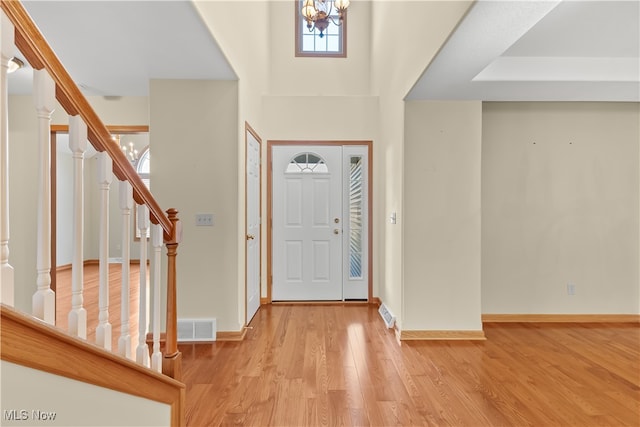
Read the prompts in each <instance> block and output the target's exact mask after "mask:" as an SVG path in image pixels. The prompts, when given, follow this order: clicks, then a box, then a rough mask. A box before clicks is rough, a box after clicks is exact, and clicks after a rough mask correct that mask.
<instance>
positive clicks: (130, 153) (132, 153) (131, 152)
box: [112, 135, 138, 165]
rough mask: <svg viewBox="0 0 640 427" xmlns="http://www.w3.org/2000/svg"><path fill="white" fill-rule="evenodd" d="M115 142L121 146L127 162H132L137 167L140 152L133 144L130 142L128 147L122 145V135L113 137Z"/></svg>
mask: <svg viewBox="0 0 640 427" xmlns="http://www.w3.org/2000/svg"><path fill="white" fill-rule="evenodd" d="M112 138H113V140H114V141H115V142H116V144H118V145H119V146H120V149H122V152H123V153H124V155H125V156H126V157H127V160H129V161H130V162H131V164H133V165H135V164H136V162H137V161H138V150H136V149H135V148H134V146H133V142H129V144H128V145H120V135H114V136H112Z"/></svg>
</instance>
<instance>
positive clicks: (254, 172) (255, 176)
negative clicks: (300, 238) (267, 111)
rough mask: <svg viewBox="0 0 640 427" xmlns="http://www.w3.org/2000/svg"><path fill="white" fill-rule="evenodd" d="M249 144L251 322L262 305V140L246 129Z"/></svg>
mask: <svg viewBox="0 0 640 427" xmlns="http://www.w3.org/2000/svg"><path fill="white" fill-rule="evenodd" d="M246 144H247V151H246V156H247V166H246V168H247V190H246V209H247V224H246V231H247V237H246V239H247V247H246V257H247V260H246V264H247V265H246V268H247V271H246V280H247V290H246V292H247V293H246V297H247V316H246V317H247V318H246V322H247V324H249V322H250V321H251V319H252V318H253V316H254V315H255V314H256V312H257V311H258V308H259V307H260V142H259V141H258V140H257V139H256V137H255V135H253V133H251V132H249V131H248V130H247V131H246Z"/></svg>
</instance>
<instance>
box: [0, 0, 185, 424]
mask: <svg viewBox="0 0 640 427" xmlns="http://www.w3.org/2000/svg"><path fill="white" fill-rule="evenodd" d="M0 5H1V8H2V14H1V16H0V18H1V25H0V31H1V39H0V48H1V63H0V190H1V198H0V215H1V217H0V226H1V227H0V249H1V252H0V254H1V257H0V273H1V275H0V279H1V281H0V290H1V294H0V302H1V303H2V312H1V313H2V318H1V320H2V330H1V332H2V352H1V353H0V355H1V356H2V357H1V358H2V361H3V363H4V362H10V363H12V364H17V365H20V366H25V367H29V368H33V369H37V370H44V371H48V372H52V373H54V374H55V375H59V376H62V377H67V378H73V379H75V380H79V381H83V382H88V383H90V384H94V385H97V386H99V387H105V388H108V389H116V390H118V391H120V392H123V393H128V394H131V395H135V396H139V395H140V391H139V387H141V385H142V384H145V387H146V388H148V387H149V386H150V385H151V386H152V388H158V389H159V390H165V389H166V388H167V387H168V389H167V390H174V391H176V390H177V392H175V393H174V392H170V391H169V392H163V393H161V396H162V398H160V399H159V400H158V401H162V402H164V403H168V404H169V405H170V407H171V418H170V424H171V425H182V424H184V421H183V420H184V413H183V405H182V403H181V402H182V401H183V400H184V386H183V385H182V384H181V383H180V382H179V381H180V379H181V354H180V352H179V351H178V347H177V334H176V331H177V313H176V281H177V277H176V254H177V248H178V245H179V243H180V241H181V225H180V221H179V219H178V212H177V210H175V209H168V210H166V211H163V210H162V209H161V208H160V206H159V204H158V203H157V201H156V200H155V199H154V197H153V195H152V194H151V192H150V191H149V189H148V188H147V187H146V185H145V184H144V182H143V181H142V180H141V179H140V177H139V176H138V174H137V173H136V171H135V170H134V168H133V166H132V164H131V163H130V162H129V161H128V159H127V158H126V155H125V153H123V151H122V150H121V148H120V146H119V145H118V144H117V143H116V142H115V141H114V139H113V137H112V135H111V133H110V132H109V129H108V128H107V126H106V125H105V124H104V123H103V122H102V121H101V120H100V118H99V117H98V115H97V114H96V112H95V111H94V110H93V108H92V107H91V106H90V104H89V102H88V101H87V99H86V98H85V97H84V95H83V94H82V93H81V92H80V90H79V88H78V86H77V84H76V83H75V82H74V81H73V80H72V79H71V77H70V75H69V73H68V72H67V70H66V69H65V68H64V66H63V65H62V64H61V63H60V61H59V59H58V58H57V56H56V55H55V53H54V52H53V50H52V49H51V47H50V46H49V45H48V43H47V42H46V40H45V39H44V37H43V35H42V34H41V33H40V32H39V30H38V28H37V26H36V25H35V24H34V22H33V21H32V19H31V18H30V16H29V15H28V13H27V12H26V10H25V9H24V7H23V6H22V4H21V3H20V2H19V1H15V0H0ZM16 48H17V49H18V50H19V51H20V52H21V54H22V56H23V57H24V58H26V60H27V61H28V63H29V64H30V65H31V67H32V68H33V69H34V82H33V97H34V105H35V108H34V110H33V115H34V120H37V123H38V137H37V140H34V141H33V144H34V145H37V147H38V156H37V157H38V168H37V169H38V171H39V172H38V185H37V188H36V189H26V191H28V192H29V193H31V197H34V198H37V215H36V218H37V220H36V224H33V226H34V227H33V228H34V230H36V235H37V251H36V252H37V253H36V254H35V255H36V256H35V259H34V266H33V268H34V270H35V271H36V274H37V279H36V283H35V284H27V283H15V278H14V277H15V275H14V268H13V267H12V265H11V257H10V249H11V240H10V231H11V221H10V219H11V220H15V219H13V218H9V206H10V203H11V200H12V197H15V196H16V195H14V194H10V189H11V188H12V187H11V186H10V185H9V184H10V183H9V167H10V166H11V167H20V165H17V164H11V159H10V157H9V154H10V151H9V148H10V146H11V141H10V138H9V136H10V129H9V128H8V126H9V120H8V116H9V113H10V112H9V111H8V109H9V103H8V91H7V86H8V84H7V82H8V80H7V73H8V66H9V61H10V59H11V57H12V52H14V51H15V50H16ZM56 100H57V102H58V103H59V104H60V105H61V106H62V108H63V109H64V110H65V112H66V113H67V114H68V115H69V147H70V148H71V151H72V153H73V176H74V182H73V219H74V229H73V235H72V239H73V246H74V247H73V254H74V255H73V261H72V284H71V286H72V297H71V298H72V301H71V306H72V309H71V312H70V313H69V315H68V324H69V327H68V330H67V331H62V330H61V329H59V328H56V327H55V299H56V295H55V293H54V291H53V290H52V288H51V273H52V268H54V269H55V267H56V266H52V265H51V235H52V229H51V227H52V219H51V206H52V205H51V198H52V195H51V179H52V178H51V157H52V154H51V116H52V112H53V110H54V108H55V107H56ZM87 141H88V142H89V143H90V144H91V145H92V146H93V147H94V148H95V150H96V151H97V152H98V154H97V156H98V179H97V181H96V180H86V181H87V182H85V178H84V172H83V171H84V164H85V160H86V159H85V152H86V148H87ZM113 178H115V182H113V181H114V180H113ZM89 181H90V182H89ZM116 183H117V185H113V184H116ZM87 185H95V186H97V187H98V188H99V194H100V200H101V203H100V225H99V227H100V230H99V235H100V240H99V252H100V255H99V266H100V267H99V270H100V272H99V275H100V289H99V297H98V298H99V301H98V302H97V305H98V307H99V323H98V325H97V326H95V327H96V340H95V343H89V342H88V341H87V340H86V338H87V327H88V325H87V315H86V309H85V305H86V304H88V303H89V302H88V301H85V298H84V294H83V265H84V261H85V260H84V259H83V242H84V240H85V239H84V217H85V215H86V213H85V206H84V205H85V202H84V189H85V186H87ZM112 187H117V190H116V191H119V200H120V209H121V212H122V219H123V224H130V223H131V221H130V220H129V218H130V215H131V211H132V209H136V213H137V215H138V220H137V221H136V223H137V224H136V226H137V227H138V231H139V233H140V234H139V235H140V236H146V235H147V230H148V229H150V230H151V233H150V236H151V237H150V239H149V242H148V244H150V248H151V251H150V253H151V257H150V264H151V269H152V271H153V272H154V273H155V274H153V275H152V278H153V280H152V283H150V284H149V285H150V289H151V291H152V292H151V293H152V298H151V295H147V293H146V288H147V286H140V298H139V301H140V303H139V308H138V312H139V319H138V325H139V331H138V336H139V339H138V340H137V341H138V342H137V343H132V342H131V336H130V330H129V321H128V318H129V313H130V307H129V304H128V301H129V299H130V291H129V288H130V278H129V274H128V273H129V270H128V265H129V263H130V253H129V249H128V248H129V245H130V241H131V236H132V235H135V231H136V230H130V228H129V227H128V226H127V227H124V226H123V233H122V243H121V245H122V248H123V259H122V263H123V264H122V265H123V268H122V270H123V273H122V280H121V283H120V284H119V286H120V287H121V295H122V316H121V319H122V320H121V324H120V327H119V329H120V331H121V332H120V337H119V338H118V341H117V342H118V346H117V347H118V348H116V349H112V348H111V346H112V344H111V343H112V336H111V332H112V325H111V324H110V323H109V301H108V295H109V286H110V285H109V279H108V263H109V253H108V249H109V209H108V205H109V192H110V191H113V190H112ZM22 197H25V196H24V194H23V195H22ZM18 220H21V219H18ZM54 227H55V225H54ZM132 233H133V234H132ZM148 244H141V245H140V248H141V249H140V265H141V266H143V265H146V264H147V259H148V257H147V254H148V253H149V251H148V247H147V246H148ZM162 246H165V247H166V253H167V261H166V262H167V270H166V277H165V278H164V279H165V280H166V286H161V269H160V265H161V261H162V260H161V249H162ZM139 280H140V283H141V284H147V283H148V280H149V279H148V278H147V269H146V268H140V278H139ZM16 286H20V288H21V289H24V287H26V286H33V298H32V307H31V311H30V313H24V312H21V311H18V310H16V309H15V307H14V294H15V289H16ZM111 286H113V284H112V285H111ZM163 288H164V289H165V290H166V306H165V307H164V310H166V330H165V331H160V312H161V310H163V308H162V307H161V305H160V301H161V300H162V299H165V298H161V292H162V291H161V289H163ZM151 299H152V301H150V300H151ZM148 302H149V303H150V306H151V308H152V309H151V311H152V313H153V319H152V321H151V322H150V321H149V313H147V303H148ZM93 303H95V302H93ZM149 324H151V328H150V329H151V330H147V325H149ZM91 327H93V326H91ZM161 333H162V335H164V339H165V342H164V348H163V349H161V347H160V335H161ZM147 336H152V337H153V348H152V349H151V350H150V349H149V347H148V345H147V340H146V338H147ZM47 348H55V349H57V351H60V352H62V353H61V354H56V355H55V358H59V357H61V358H62V361H63V362H62V363H61V364H59V366H58V365H55V364H54V365H52V364H51V363H50V362H51V361H50V360H47V359H50V358H51V356H52V354H51V352H50V351H47ZM8 349H12V351H9V350H8ZM14 349H21V351H13V350H14ZM3 366H4V365H3ZM70 366H71V367H72V369H69V367H70ZM65 367H66V368H65ZM98 367H99V368H100V369H98ZM107 367H109V369H113V370H112V371H104V372H103V373H104V375H107V376H109V378H111V379H110V382H107V383H104V381H101V380H100V377H101V376H96V375H93V376H92V375H81V376H78V375H76V374H74V372H80V371H82V372H86V373H88V374H90V373H91V372H102V371H101V369H102V368H104V369H107ZM107 372H108V373H107ZM114 378H115V379H116V380H115V382H114ZM3 388H4V384H3ZM3 391H4V390H3ZM167 396H170V397H167ZM145 398H147V399H151V400H155V399H156V398H157V396H155V395H153V394H152V396H151V397H150V396H149V395H148V393H147V394H146V395H145ZM3 409H4V408H3ZM4 415H7V416H11V417H13V419H14V420H15V418H16V417H18V416H19V415H20V413H18V412H15V413H14V412H8V413H5V414H4ZM3 421H6V420H3Z"/></svg>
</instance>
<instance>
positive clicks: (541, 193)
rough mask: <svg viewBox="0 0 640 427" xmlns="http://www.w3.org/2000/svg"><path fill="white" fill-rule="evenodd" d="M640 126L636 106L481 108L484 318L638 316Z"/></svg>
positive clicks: (490, 105) (510, 105)
mask: <svg viewBox="0 0 640 427" xmlns="http://www.w3.org/2000/svg"><path fill="white" fill-rule="evenodd" d="M639 129H640V107H639V104H637V103H635V104H633V103H485V104H484V106H483V140H482V143H483V149H482V167H483V168H482V203H483V208H482V216H483V217H482V255H483V257H482V310H483V312H484V313H525V314H526V313H592V314H602V313H611V314H615V313H626V314H631V313H633V314H638V313H640V290H639V288H640V285H639V282H638V280H639V277H638V268H639V266H638V264H639V251H638V244H639V240H638V232H639V231H638V230H639V211H638V199H639V191H640V188H639V184H638V180H639V178H638V176H639V173H638V167H639V162H638V151H639V147H638V145H639V141H640V134H639V132H640V131H639ZM569 283H572V284H574V285H575V295H573V296H572V295H568V294H567V284H569Z"/></svg>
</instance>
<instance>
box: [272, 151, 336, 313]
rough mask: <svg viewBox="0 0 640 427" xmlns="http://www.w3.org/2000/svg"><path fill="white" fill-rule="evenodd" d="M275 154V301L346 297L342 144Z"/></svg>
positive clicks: (273, 190) (273, 165)
mask: <svg viewBox="0 0 640 427" xmlns="http://www.w3.org/2000/svg"><path fill="white" fill-rule="evenodd" d="M272 154H273V156H272V158H273V164H272V168H273V169H272V176H273V188H272V196H273V212H272V218H273V285H272V299H273V300H274V301H295V300H342V299H343V295H342V259H343V258H342V237H343V236H342V214H343V211H342V170H343V167H342V147H340V146H305V147H304V148H303V149H302V150H301V147H300V146H274V147H273V151H272Z"/></svg>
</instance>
